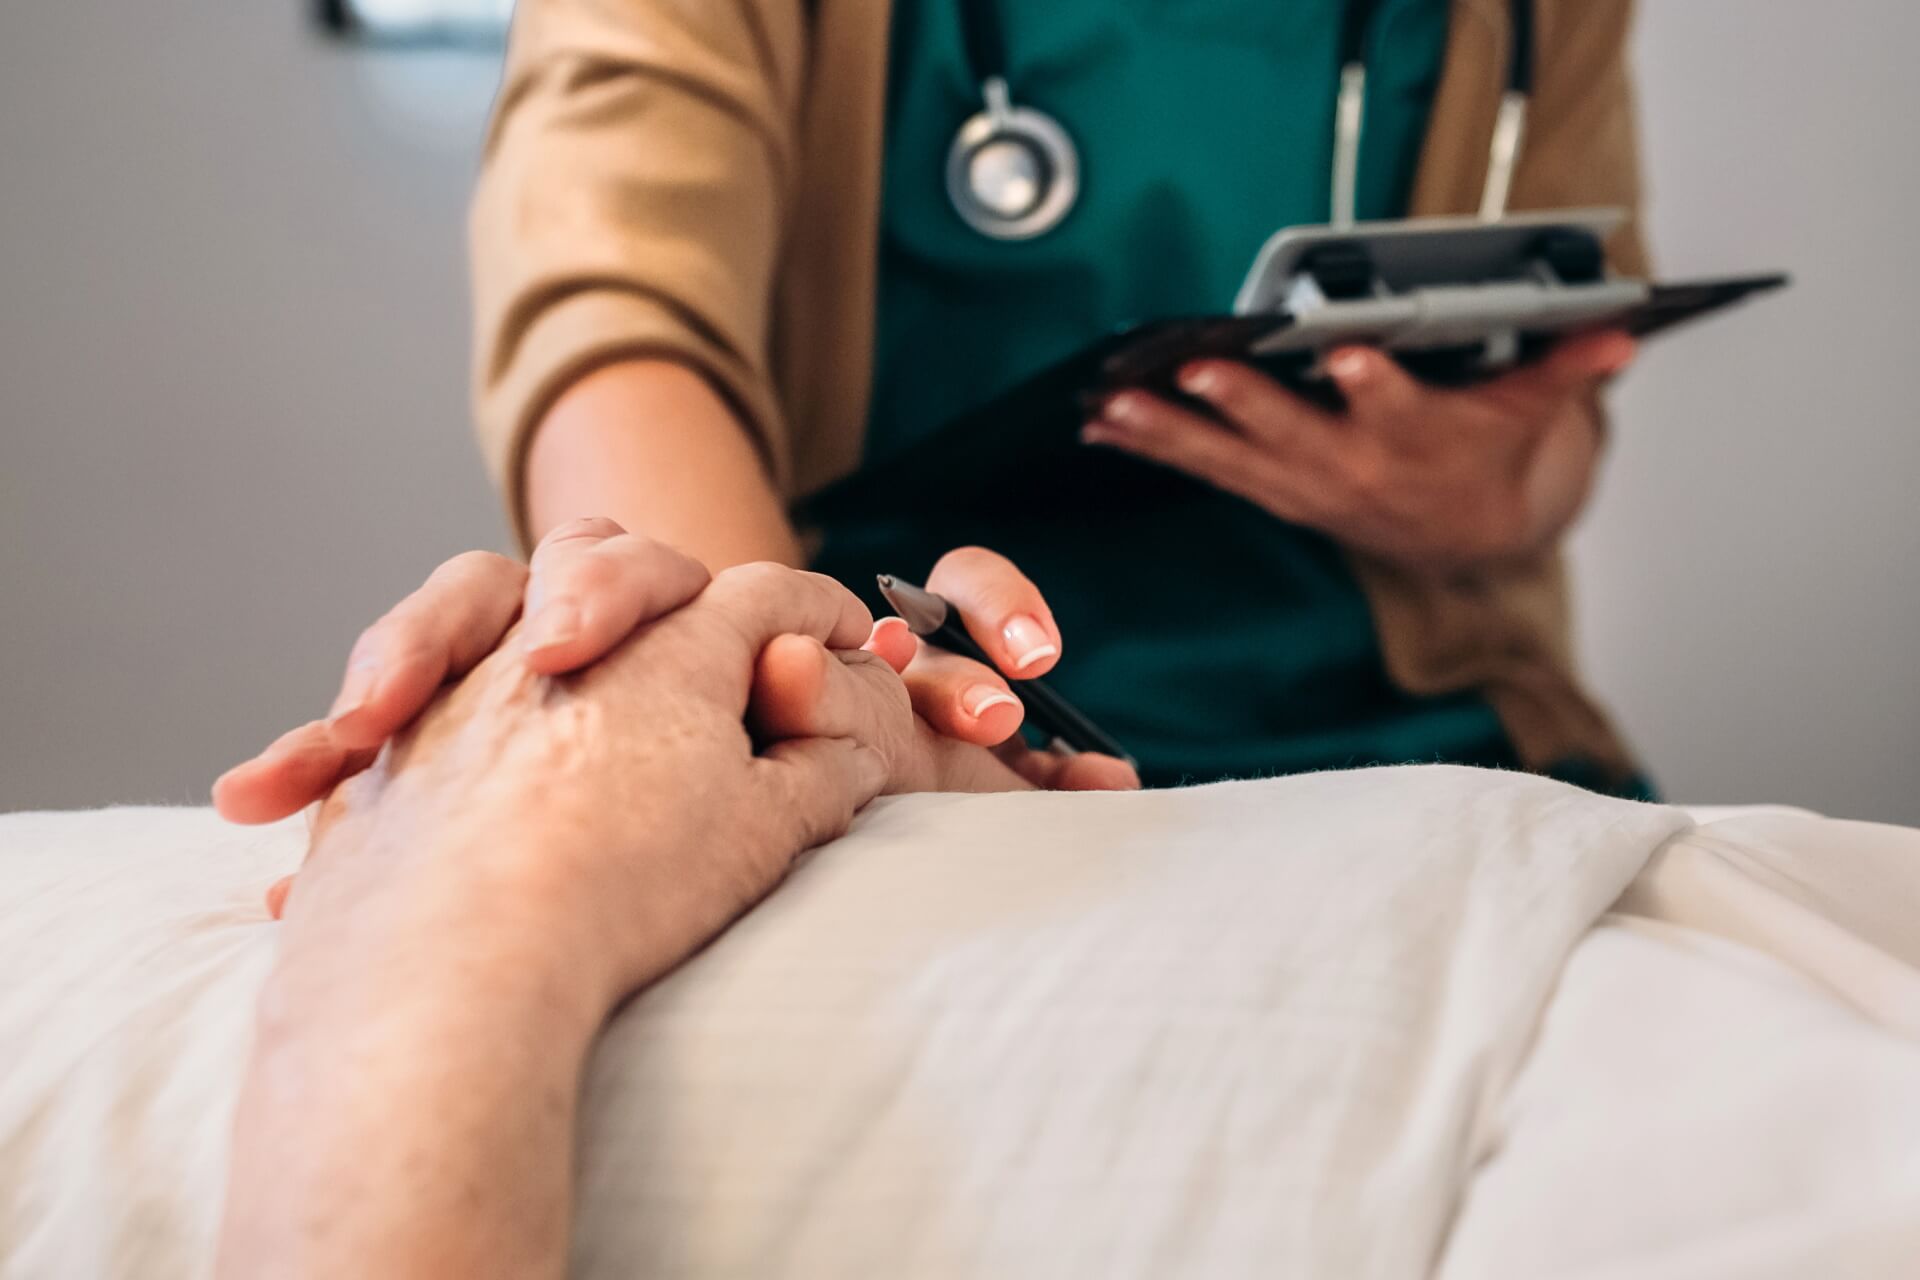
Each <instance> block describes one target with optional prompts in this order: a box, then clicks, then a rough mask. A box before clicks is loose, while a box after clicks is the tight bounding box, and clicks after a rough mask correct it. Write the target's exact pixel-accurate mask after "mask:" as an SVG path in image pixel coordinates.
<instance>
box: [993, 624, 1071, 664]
mask: <svg viewBox="0 0 1920 1280" xmlns="http://www.w3.org/2000/svg"><path fill="white" fill-rule="evenodd" d="M1000 636H1001V638H1002V639H1003V640H1005V641H1006V642H1007V648H1008V650H1009V651H1010V652H1012V654H1013V655H1014V657H1013V669H1014V670H1015V671H1025V670H1026V669H1027V668H1028V667H1030V666H1032V665H1033V664H1034V663H1036V662H1038V661H1040V660H1041V659H1042V658H1051V657H1053V656H1054V655H1055V654H1057V653H1059V652H1060V646H1059V645H1057V644H1055V643H1053V641H1051V640H1049V639H1048V638H1047V632H1046V628H1044V627H1042V626H1041V625H1040V620H1039V619H1038V618H1032V617H1029V616H1028V615H1026V614H1024V613H1022V614H1018V615H1016V616H1014V617H1013V618H1010V619H1008V621H1007V625H1006V626H1004V627H1002V628H1001V629H1000Z"/></svg>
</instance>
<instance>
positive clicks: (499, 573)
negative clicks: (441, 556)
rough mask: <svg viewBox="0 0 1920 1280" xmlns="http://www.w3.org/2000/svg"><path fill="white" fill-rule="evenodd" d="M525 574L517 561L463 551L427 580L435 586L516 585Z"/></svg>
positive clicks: (488, 554) (480, 552) (483, 553)
mask: <svg viewBox="0 0 1920 1280" xmlns="http://www.w3.org/2000/svg"><path fill="white" fill-rule="evenodd" d="M525 574H526V570H525V568H523V567H522V566H521V565H520V564H519V563H518V562H517V561H513V560H509V559H507V558H506V557H505V556H503V555H499V554H497V553H496V552H492V551H463V552H461V553H460V554H459V555H457V556H455V557H453V558H452V559H451V560H448V561H447V562H446V563H444V564H442V565H441V566H440V567H439V568H438V569H435V570H434V571H433V573H432V575H431V576H429V578H428V579H427V580H428V581H429V582H432V583H435V584H436V585H453V586H458V585H464V584H476V585H486V584H491V583H504V582H509V581H510V582H513V583H516V584H517V583H518V582H519V581H520V579H521V578H522V577H524V576H525Z"/></svg>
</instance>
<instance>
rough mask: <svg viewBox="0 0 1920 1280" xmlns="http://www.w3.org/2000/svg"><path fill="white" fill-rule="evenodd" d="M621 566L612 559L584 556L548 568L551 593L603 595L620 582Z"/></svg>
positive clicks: (549, 591)
mask: <svg viewBox="0 0 1920 1280" xmlns="http://www.w3.org/2000/svg"><path fill="white" fill-rule="evenodd" d="M621 577H622V574H621V572H620V566H619V565H617V564H615V563H614V562H613V561H610V560H603V559H599V558H597V557H594V556H583V557H581V558H579V559H577V560H571V561H569V562H567V563H566V564H557V565H554V566H553V567H552V568H551V569H549V570H547V584H548V585H547V591H548V594H549V595H561V594H566V595H579V596H589V597H591V596H602V595H606V594H607V593H608V592H610V591H612V590H613V589H615V588H616V587H617V586H619V584H620V580H621Z"/></svg>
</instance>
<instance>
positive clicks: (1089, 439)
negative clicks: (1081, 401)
mask: <svg viewBox="0 0 1920 1280" xmlns="http://www.w3.org/2000/svg"><path fill="white" fill-rule="evenodd" d="M1123 434H1124V433H1123V432H1122V431H1121V430H1120V428H1119V427H1117V426H1115V425H1114V424H1113V423H1111V422H1089V423H1087V424H1086V425H1085V426H1083V427H1081V428H1080V443H1081V444H1112V443H1113V442H1114V441H1116V440H1118V439H1119V438H1120V437H1121V436H1122V435H1123Z"/></svg>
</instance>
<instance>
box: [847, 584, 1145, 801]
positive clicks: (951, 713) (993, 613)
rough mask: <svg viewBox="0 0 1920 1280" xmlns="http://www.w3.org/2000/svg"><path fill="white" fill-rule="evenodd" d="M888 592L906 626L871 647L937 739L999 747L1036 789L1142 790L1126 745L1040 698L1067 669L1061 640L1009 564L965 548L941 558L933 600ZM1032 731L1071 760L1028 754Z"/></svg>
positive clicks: (893, 622)
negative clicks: (1051, 675)
mask: <svg viewBox="0 0 1920 1280" xmlns="http://www.w3.org/2000/svg"><path fill="white" fill-rule="evenodd" d="M887 585H888V586H889V587H890V592H889V594H890V595H891V596H892V598H893V599H894V600H895V603H896V607H897V608H899V609H900V611H901V612H902V613H903V614H906V615H907V616H906V617H903V618H887V619H882V620H881V622H880V623H879V624H878V625H877V626H876V628H875V631H874V637H873V640H872V641H871V642H870V643H869V645H868V647H869V648H872V649H875V650H876V651H878V652H880V653H881V654H882V655H883V656H885V657H886V658H887V659H888V661H889V663H890V664H891V665H893V666H894V667H895V669H897V670H898V669H902V668H904V675H905V678H906V682H907V686H908V689H909V690H910V692H911V693H912V696H913V705H914V709H915V711H916V712H918V713H919V715H920V717H921V718H922V719H923V720H925V721H927V723H928V724H929V725H930V726H931V727H932V728H933V729H935V730H936V731H938V732H939V733H941V734H943V735H945V736H946V737H949V738H953V739H957V740H959V741H964V742H971V743H974V744H976V745H980V746H992V747H995V748H996V752H997V754H999V755H1000V757H1001V758H1002V760H1003V761H1005V762H1006V763H1007V764H1009V765H1011V766H1012V767H1013V768H1014V769H1015V770H1016V771H1018V772H1019V773H1020V774H1021V775H1022V776H1023V777H1025V778H1026V779H1027V780H1028V781H1029V782H1032V783H1033V784H1035V785H1036V786H1042V787H1049V788H1062V789H1070V790H1093V789H1098V790H1112V789H1130V788H1133V787H1137V786H1139V776H1138V774H1137V772H1136V771H1135V769H1134V768H1133V767H1132V765H1131V762H1130V761H1128V760H1127V759H1126V757H1125V753H1124V751H1123V750H1121V749H1120V747H1119V744H1117V743H1115V742H1114V741H1113V740H1112V739H1111V737H1110V736H1108V735H1106V734H1104V733H1102V732H1101V731H1100V730H1099V729H1098V728H1097V727H1096V726H1093V725H1092V724H1091V723H1090V722H1088V721H1087V720H1086V718H1085V717H1084V716H1081V715H1080V714H1079V713H1078V712H1076V711H1074V710H1073V709H1072V708H1071V707H1070V706H1067V704H1065V703H1064V701H1063V700H1061V699H1059V698H1058V697H1057V696H1055V695H1052V694H1051V692H1050V691H1048V690H1047V689H1046V688H1045V686H1044V685H1041V686H1038V690H1039V691H1038V692H1035V688H1036V686H1035V683H1034V679H1033V678H1034V677H1036V676H1040V675H1044V674H1045V673H1047V672H1049V671H1051V670H1052V669H1053V667H1054V666H1055V664H1056V663H1057V662H1058V661H1059V659H1060V655H1061V649H1062V644H1061V638H1060V633H1059V630H1058V627H1057V626H1056V624H1055V623H1054V621H1053V616H1052V612H1051V610H1049V609H1048V608H1047V604H1046V601H1045V599H1044V598H1043V597H1042V596H1041V594H1040V591H1039V589H1038V588H1037V587H1035V586H1034V585H1033V583H1032V582H1030V581H1029V580H1028V579H1027V578H1026V577H1025V575H1023V574H1021V573H1020V571H1019V570H1018V569H1016V568H1015V567H1014V566H1013V565H1012V564H1011V563H1010V562H1008V561H1007V560H1006V559H1005V558H1004V557H1002V556H999V555H996V554H994V553H993V552H990V551H985V550H982V549H980V548H964V549H962V550H959V551H954V552H951V553H949V554H948V555H946V556H944V557H942V558H941V560H940V562H939V564H938V565H936V566H935V567H934V570H933V573H932V575H931V576H930V577H929V578H928V580H927V587H926V589H924V590H923V589H921V588H918V587H915V586H914V585H913V584H911V583H906V582H904V581H901V580H899V579H890V580H889V583H888V584H887ZM910 622H911V623H912V624H913V625H911V626H910V625H909V623H910ZM916 631H920V632H924V633H926V634H925V638H924V639H922V638H918V637H916V635H915V632H916ZM1003 673H1004V674H1003ZM1016 691H1018V693H1019V694H1020V695H1022V696H1016ZM1036 708H1038V709H1037V710H1036ZM1023 721H1024V722H1026V723H1027V724H1029V725H1030V726H1031V727H1033V728H1034V729H1036V730H1038V731H1040V732H1042V733H1043V734H1045V735H1046V736H1047V737H1049V738H1053V739H1058V740H1059V741H1060V742H1061V745H1062V746H1063V747H1064V748H1066V751H1064V752H1063V751H1057V750H1042V751H1034V750H1030V749H1028V748H1027V747H1026V745H1025V743H1024V741H1023V740H1022V738H1021V736H1020V734H1019V732H1018V730H1019V728H1020V726H1021V724H1022V722H1023Z"/></svg>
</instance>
